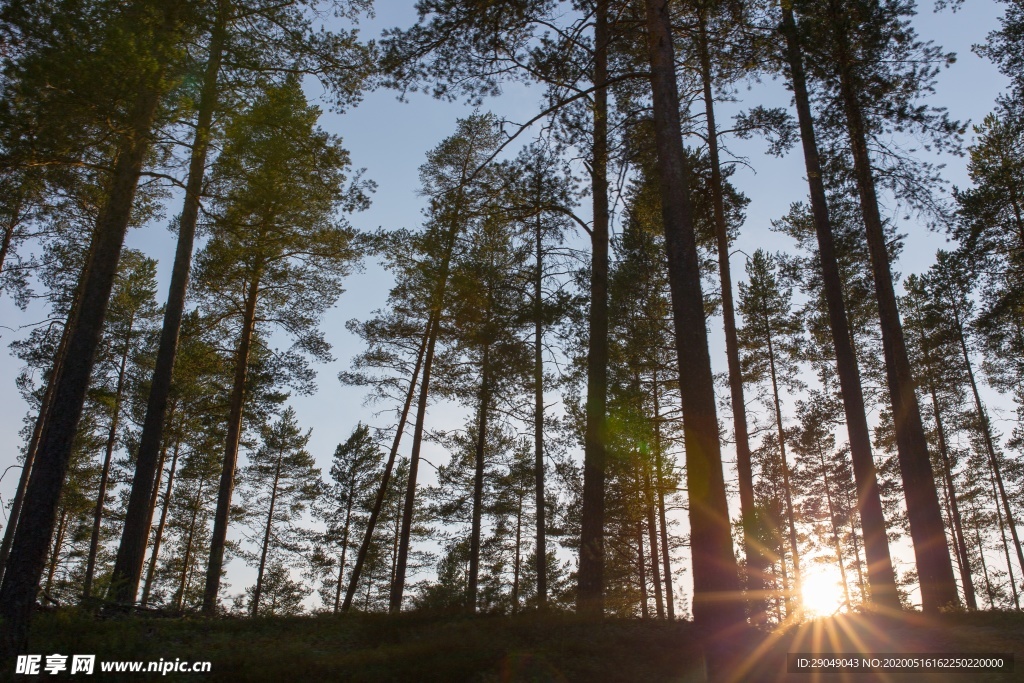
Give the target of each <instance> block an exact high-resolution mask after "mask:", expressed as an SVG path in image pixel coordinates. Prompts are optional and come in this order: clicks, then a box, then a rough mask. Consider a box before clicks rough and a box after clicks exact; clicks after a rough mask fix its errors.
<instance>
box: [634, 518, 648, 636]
mask: <svg viewBox="0 0 1024 683" xmlns="http://www.w3.org/2000/svg"><path fill="white" fill-rule="evenodd" d="M636 571H637V574H638V575H639V586H640V618H641V619H648V618H650V616H651V613H650V609H649V607H648V605H647V600H648V597H647V558H645V557H644V523H643V522H642V521H641V520H639V519H637V520H636Z"/></svg>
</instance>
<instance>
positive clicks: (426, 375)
mask: <svg viewBox="0 0 1024 683" xmlns="http://www.w3.org/2000/svg"><path fill="white" fill-rule="evenodd" d="M463 181H465V177H463ZM463 199H464V195H463V194H462V190H460V193H459V196H458V199H457V201H456V202H455V211H454V214H455V217H454V219H453V220H454V222H453V223H452V225H451V226H449V228H448V235H447V242H446V244H445V250H444V254H443V256H442V257H441V275H440V278H439V279H438V281H437V283H436V284H435V289H434V291H433V292H432V293H431V301H430V316H431V317H430V319H431V320H432V321H433V325H431V324H430V323H428V324H427V330H428V334H427V353H426V356H425V358H424V360H423V383H422V385H421V386H420V396H419V400H418V402H417V413H416V426H415V427H414V428H413V435H412V452H411V453H410V454H409V481H408V482H407V485H406V488H405V507H404V509H403V510H402V530H401V533H400V537H399V543H398V557H397V559H396V563H395V576H394V579H393V580H392V582H391V595H390V596H389V599H388V611H389V612H398V611H400V610H401V609H402V597H403V595H404V594H405V571H406V567H407V565H408V563H409V543H410V540H411V537H412V518H413V513H414V512H415V509H416V476H417V473H418V471H419V467H420V449H421V448H422V446H423V425H424V421H425V420H426V416H427V397H428V395H429V392H430V371H431V369H432V367H433V365H434V347H435V345H436V344H437V337H438V334H440V330H441V316H442V313H443V310H444V298H445V292H446V291H447V288H448V275H449V272H450V268H451V260H452V254H453V253H454V251H455V240H456V238H457V237H458V234H459V231H460V225H459V221H460V220H461V219H462V215H461V214H462V211H463V208H462V203H463Z"/></svg>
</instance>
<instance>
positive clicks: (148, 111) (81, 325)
mask: <svg viewBox="0 0 1024 683" xmlns="http://www.w3.org/2000/svg"><path fill="white" fill-rule="evenodd" d="M180 5H181V3H179V2H171V3H167V4H166V6H165V7H164V9H163V13H164V17H163V21H164V26H162V27H160V29H159V32H162V33H163V35H162V36H161V38H163V37H165V36H167V35H168V34H170V33H172V32H174V30H175V27H176V24H177V14H178V11H179V9H180V7H179V6H180ZM163 71H164V67H163V66H158V67H156V70H155V73H153V74H150V75H149V77H147V78H146V79H144V82H143V84H141V85H140V89H139V91H138V97H137V98H136V100H135V101H134V102H133V103H132V105H131V110H130V113H129V115H128V121H127V126H126V132H125V135H124V137H123V138H122V139H121V140H120V141H119V142H118V144H117V155H116V159H117V160H116V162H115V164H114V169H113V173H112V174H111V178H110V185H109V194H108V195H107V199H106V202H105V203H104V205H103V208H102V209H101V211H100V214H99V218H98V220H97V222H96V229H95V231H94V233H93V246H92V248H91V252H90V258H89V262H88V263H87V265H86V267H85V271H84V275H85V280H84V282H83V284H82V288H81V313H80V315H78V316H76V318H75V319H74V321H73V329H72V331H71V332H70V333H69V335H70V336H69V340H68V351H67V357H68V358H73V359H75V362H74V363H70V364H67V365H65V366H63V367H62V369H61V372H60V373H59V378H58V380H57V386H56V387H55V389H54V398H53V404H52V406H51V407H50V410H49V414H48V415H47V418H46V420H45V424H44V427H43V432H42V434H41V436H40V440H39V449H38V452H37V454H36V460H35V463H34V466H33V468H32V473H31V475H30V477H29V482H28V486H27V488H26V490H25V502H24V503H23V506H22V511H21V519H20V520H19V522H20V523H19V524H18V529H17V530H16V531H15V535H14V540H13V543H12V546H11V554H10V557H9V558H8V565H7V572H6V573H5V574H4V579H3V585H2V587H0V623H2V624H3V629H2V634H0V659H4V660H8V661H9V660H11V659H12V658H13V657H14V656H15V655H16V654H17V653H18V652H21V651H23V650H24V647H25V645H26V640H27V637H28V622H29V615H30V613H31V610H32V605H33V603H34V602H35V599H36V592H37V591H38V589H39V579H40V577H41V575H42V571H43V566H44V564H45V562H46V551H47V546H48V545H49V543H48V541H49V539H50V534H51V533H52V532H53V527H54V522H55V521H56V516H57V504H58V501H59V500H60V491H61V487H62V486H63V483H64V478H65V476H66V474H67V470H68V465H69V463H70V460H71V451H72V447H73V442H74V438H75V434H76V432H77V429H78V422H79V419H80V418H81V415H82V408H83V405H84V402H85V394H86V391H87V390H88V388H89V377H90V375H91V374H92V367H93V363H94V362H95V356H96V349H97V348H98V347H99V344H100V338H101V335H102V332H103V320H104V317H105V316H106V311H107V304H108V302H109V300H110V293H111V290H112V289H113V285H114V277H115V276H116V274H117V262H118V260H119V259H120V256H121V248H122V246H123V244H124V237H125V233H126V231H127V229H128V223H129V221H130V220H131V211H132V204H133V202H134V199H135V191H136V189H137V187H138V182H139V177H140V176H141V173H142V164H143V162H144V161H145V158H146V154H147V153H148V151H149V148H150V131H151V129H152V127H153V123H154V120H155V117H156V111H157V106H158V104H159V102H160V98H161V95H162V94H163V93H162V91H161V89H162V88H163V87H164V84H163V82H162V81H163ZM69 322H71V321H69Z"/></svg>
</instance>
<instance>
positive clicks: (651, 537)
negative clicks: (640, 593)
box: [643, 462, 665, 619]
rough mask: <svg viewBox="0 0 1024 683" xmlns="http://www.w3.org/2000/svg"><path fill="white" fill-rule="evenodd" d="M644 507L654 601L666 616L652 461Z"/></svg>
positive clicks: (646, 468) (646, 474) (645, 484)
mask: <svg viewBox="0 0 1024 683" xmlns="http://www.w3.org/2000/svg"><path fill="white" fill-rule="evenodd" d="M643 487H644V508H646V510H647V542H648V545H650V546H651V582H652V583H653V584H654V603H655V607H656V609H657V610H658V618H659V619H664V618H665V605H664V596H662V594H661V572H659V571H658V562H659V559H658V527H657V526H656V523H655V521H654V492H653V491H652V489H653V488H654V482H653V481H652V480H651V468H650V463H649V462H647V463H645V464H644V481H643Z"/></svg>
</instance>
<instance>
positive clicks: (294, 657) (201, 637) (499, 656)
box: [0, 610, 1024, 683]
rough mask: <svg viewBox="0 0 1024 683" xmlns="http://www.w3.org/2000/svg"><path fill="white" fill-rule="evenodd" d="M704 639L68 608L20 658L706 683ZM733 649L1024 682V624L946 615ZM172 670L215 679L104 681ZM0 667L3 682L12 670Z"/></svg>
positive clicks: (772, 664) (339, 673)
mask: <svg viewBox="0 0 1024 683" xmlns="http://www.w3.org/2000/svg"><path fill="white" fill-rule="evenodd" d="M698 635H699V634H698V633H696V632H695V629H694V627H693V624H692V623H690V622H685V621H677V622H673V623H668V622H665V621H656V620H647V621H641V620H625V619H605V620H604V621H602V622H599V623H595V622H593V621H588V620H586V619H584V618H581V617H577V616H575V615H570V614H549V615H537V614H535V613H534V614H521V615H518V616H514V617H500V616H468V615H451V614H448V615H443V614H418V613H405V614H401V615H398V616H388V615H369V614H356V615H349V616H307V617H291V618H260V619H241V618H222V619H200V618H183V619H171V618H153V617H148V618H141V617H139V618H110V619H95V618H93V617H91V616H88V615H85V614H82V613H80V612H76V611H74V610H64V611H56V612H48V613H42V614H38V615H37V616H36V618H35V620H34V624H33V628H32V632H31V636H30V642H29V648H28V652H29V653H33V654H41V655H43V662H44V665H45V661H46V655H49V654H53V653H60V654H65V655H70V654H95V655H96V667H95V673H94V674H93V675H92V676H90V677H89V679H91V680H122V681H125V680H156V679H158V678H160V679H163V680H169V681H170V680H181V681H186V680H188V681H479V682H484V683H486V682H490V681H585V682H586V683H602V682H604V681H608V682H616V681H623V682H626V681H629V682H632V681H638V682H644V683H647V682H650V681H678V682H689V681H694V682H697V681H703V680H705V674H704V667H703V663H702V662H703V660H702V657H701V655H700V645H699V642H698ZM734 649H735V651H736V655H735V657H734V661H733V662H732V664H733V670H732V671H731V672H730V674H729V675H728V676H727V678H728V679H730V680H734V681H772V682H774V681H808V682H810V681H815V682H817V681H852V682H859V683H866V682H867V681H874V680H879V681H893V682H894V683H895V682H901V681H970V682H971V683H982V682H984V681H1018V680H1019V681H1024V614H1020V613H1006V612H996V613H991V612H989V613H974V614H948V615H943V616H942V617H941V618H939V619H937V620H925V619H924V618H923V617H921V616H920V615H909V616H904V617H901V618H900V619H897V620H885V621H882V620H880V619H877V618H872V617H865V616H862V615H856V614H851V615H840V616H836V617H833V618H830V619H819V620H816V621H813V622H807V623H804V624H800V625H798V626H793V627H791V628H788V629H780V630H778V631H776V632H774V633H772V634H770V635H767V636H764V635H758V636H757V637H756V638H754V639H753V640H751V641H750V642H749V643H748V644H747V645H745V646H738V645H735V644H734ZM741 650H742V651H744V652H745V654H741V653H740V651H741ZM796 652H840V653H861V654H881V653H907V654H910V653H925V652H929V653H936V654H939V655H946V656H948V655H951V654H954V653H982V652H985V653H996V652H998V653H1016V654H1017V656H1018V657H1017V659H1018V661H1017V662H1016V670H1015V671H1014V672H1013V673H980V672H971V673H959V674H950V673H900V674H892V673H885V674H880V673H875V674H870V673H854V674H810V673H787V671H786V667H787V658H786V655H787V653H796ZM178 658H180V659H181V660H182V661H188V662H196V661H209V662H211V663H212V667H211V671H210V673H205V674H202V673H177V674H175V673H170V674H168V675H166V676H161V675H160V674H158V673H150V674H148V675H145V674H142V675H139V674H136V675H132V674H128V673H106V674H104V673H102V672H101V671H100V664H101V662H104V661H112V660H122V661H123V660H134V661H145V662H148V661H159V660H163V661H165V662H172V661H175V660H176V659H178ZM4 668H5V669H7V670H6V671H5V672H4V673H3V674H0V678H3V677H4V676H6V675H10V672H11V669H13V667H12V666H11V665H10V664H7V665H5V667H4ZM65 673H66V672H65ZM80 675H81V674H77V675H75V676H68V677H67V678H68V679H69V680H77V679H78V678H79V676H80ZM55 678H57V677H56V676H50V675H45V674H44V675H41V676H39V677H27V676H14V680H33V679H34V680H51V679H55ZM89 679H87V680H89Z"/></svg>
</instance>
